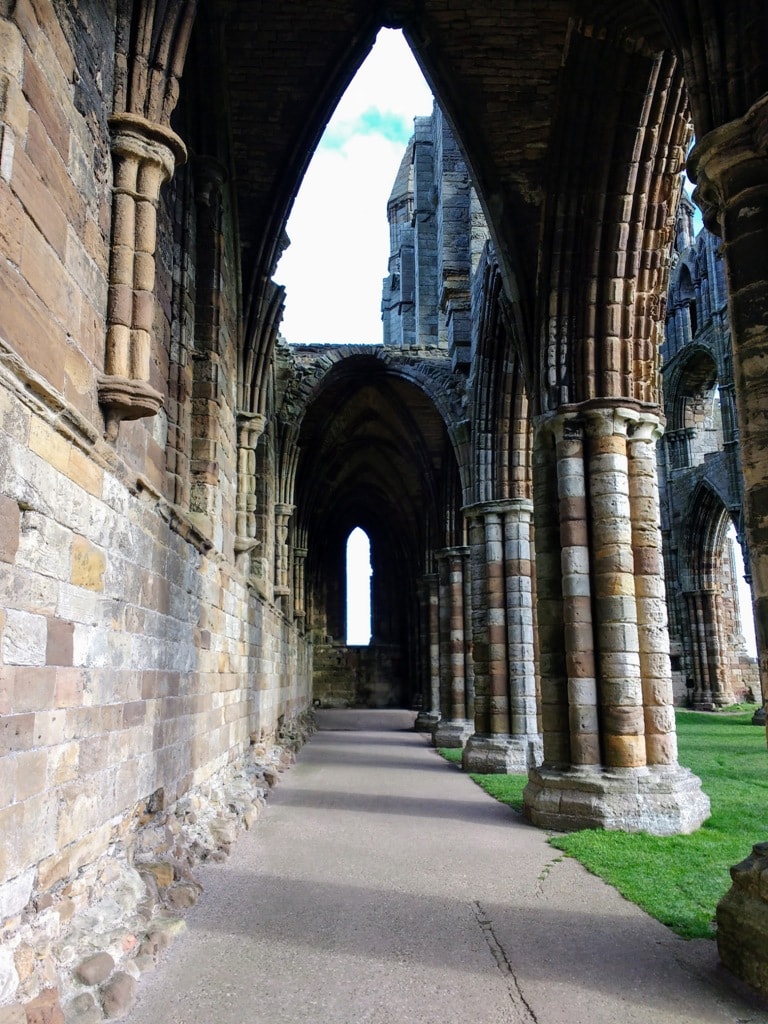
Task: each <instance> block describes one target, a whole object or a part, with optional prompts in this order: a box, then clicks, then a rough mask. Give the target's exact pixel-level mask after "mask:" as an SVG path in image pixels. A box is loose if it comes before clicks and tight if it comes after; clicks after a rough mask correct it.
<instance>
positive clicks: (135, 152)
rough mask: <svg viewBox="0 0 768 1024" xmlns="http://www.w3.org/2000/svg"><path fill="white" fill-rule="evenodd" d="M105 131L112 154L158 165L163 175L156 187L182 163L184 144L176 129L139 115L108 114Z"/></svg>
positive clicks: (169, 176)
mask: <svg viewBox="0 0 768 1024" xmlns="http://www.w3.org/2000/svg"><path fill="white" fill-rule="evenodd" d="M109 130H110V133H111V136H112V152H113V153H114V154H115V156H120V157H124V158H126V159H129V160H130V159H133V160H135V161H136V162H140V163H144V162H147V163H152V164H157V165H158V167H159V168H161V170H162V174H163V177H162V180H161V181H159V182H158V189H159V186H160V184H162V181H168V180H169V178H171V177H172V176H173V172H174V170H175V168H176V167H180V166H181V165H182V164H183V163H185V162H186V159H187V147H186V146H185V145H184V142H183V141H182V139H181V138H180V137H179V136H178V135H177V134H176V132H174V131H171V129H170V128H166V127H165V125H162V124H158V123H157V122H156V121H149V120H148V119H147V118H146V117H141V115H140V114H128V113H123V114H112V116H111V117H110V118H109Z"/></svg>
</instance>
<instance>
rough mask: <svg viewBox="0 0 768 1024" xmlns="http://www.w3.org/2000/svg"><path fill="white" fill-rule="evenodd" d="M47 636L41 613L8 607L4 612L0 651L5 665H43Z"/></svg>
mask: <svg viewBox="0 0 768 1024" xmlns="http://www.w3.org/2000/svg"><path fill="white" fill-rule="evenodd" d="M47 638H48V630H47V625H46V620H45V618H44V617H43V616H42V615H33V614H31V613H29V612H24V611H18V610H16V609H14V608H9V609H8V610H7V613H6V619H5V628H4V630H3V636H2V643H1V644H0V652H1V653H2V660H3V662H4V663H5V664H6V665H44V664H45V648H46V643H47Z"/></svg>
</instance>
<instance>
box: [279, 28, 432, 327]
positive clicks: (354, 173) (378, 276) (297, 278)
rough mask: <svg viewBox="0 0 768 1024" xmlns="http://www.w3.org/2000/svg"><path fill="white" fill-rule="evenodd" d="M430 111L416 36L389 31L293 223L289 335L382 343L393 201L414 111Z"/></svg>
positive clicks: (286, 278)
mask: <svg viewBox="0 0 768 1024" xmlns="http://www.w3.org/2000/svg"><path fill="white" fill-rule="evenodd" d="M431 110H432V95H431V92H430V90H429V87H428V85H427V83H426V82H425V81H424V78H423V76H422V75H421V71H420V70H419V68H418V65H417V64H416V61H415V60H414V58H413V55H412V54H411V52H410V50H409V48H408V44H407V43H406V42H405V40H404V39H403V37H402V35H401V34H400V33H399V32H393V31H389V30H382V31H381V32H380V33H379V36H378V39H377V41H376V44H375V46H374V48H373V50H372V51H371V53H370V55H369V56H368V58H367V60H366V61H365V62H364V63H363V65H362V66H361V68H360V70H359V71H358V73H357V75H356V76H355V78H354V79H353V81H352V82H351V83H350V86H349V88H348V89H347V92H346V93H345V94H344V96H343V97H342V99H341V101H340V102H339V105H338V107H337V108H336V112H335V114H334V116H333V118H332V119H331V121H330V123H329V125H328V129H327V130H326V134H325V135H324V137H323V140H321V142H320V145H319V146H318V148H317V151H316V153H315V156H314V157H313V159H312V162H311V163H310V166H309V168H308V170H307V173H306V176H305V178H304V181H303V183H302V186H301V188H300V190H299V193H298V196H297V198H296V201H295V203H294V207H293V210H292V212H291V217H290V219H289V221H288V236H289V238H290V239H291V245H290V246H289V248H288V249H287V250H286V251H285V253H284V255H283V257H282V259H281V261H280V263H279V265H278V268H277V272H276V274H275V279H276V280H277V281H278V282H279V283H280V284H284V285H285V286H286V290H287V299H286V310H285V316H284V318H283V323H282V326H281V333H282V335H283V337H285V338H286V339H287V340H288V341H291V342H314V341H322V342H332V343H335V344H350V343H354V342H363V343H378V342H380V341H381V336H382V329H381V309H380V307H381V284H382V279H383V278H384V277H385V276H386V273H387V258H388V256H389V226H388V224H387V199H388V198H389V194H390V192H391V190H392V185H393V183H394V180H395V175H396V174H397V169H398V167H399V166H400V161H401V160H402V157H403V152H404V149H405V145H406V143H407V141H408V138H409V137H410V135H411V134H412V132H413V118H414V117H416V116H417V115H420V114H429V113H430V112H431ZM398 124H402V134H401V137H400V138H397V128H398Z"/></svg>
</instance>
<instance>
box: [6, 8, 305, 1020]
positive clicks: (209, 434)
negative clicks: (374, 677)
mask: <svg viewBox="0 0 768 1024" xmlns="http://www.w3.org/2000/svg"><path fill="white" fill-rule="evenodd" d="M57 13H58V17H57ZM59 18H60V20H59ZM114 47H115V22H114V11H113V10H112V11H110V9H109V5H107V6H106V7H105V6H104V5H87V4H86V5H80V6H79V7H77V8H75V7H73V5H69V4H63V3H59V4H58V5H56V7H53V6H52V5H51V4H49V3H42V2H41V3H38V2H36V0H18V2H17V3H11V4H0V1020H3V1021H6V1020H14V1021H17V1020H24V1019H25V1017H24V1014H25V1013H26V1016H27V1018H28V1019H29V1020H33V1019H34V1020H42V1019H45V1020H51V1021H55V1020H59V1019H60V1016H58V1015H60V1013H61V1011H60V1010H58V1009H56V1010H54V1009H52V1007H58V1005H59V1003H60V1002H61V1001H62V1000H63V1001H64V1002H66V1001H67V1000H68V999H69V998H70V996H74V994H75V993H76V991H77V989H76V985H75V980H74V979H73V975H72V971H74V970H75V969H76V968H77V967H78V964H79V963H80V962H81V961H82V959H83V958H84V957H85V955H86V952H88V950H89V944H90V952H92V953H93V954H97V953H100V952H104V951H105V950H106V951H108V953H109V956H110V957H111V960H112V965H113V966H112V967H111V968H110V970H109V972H107V973H108V975H109V974H111V972H112V971H113V969H115V968H116V966H117V965H118V964H119V963H120V962H121V960H122V959H126V958H128V959H130V957H131V956H135V955H136V953H137V951H138V949H139V948H140V947H141V946H142V945H143V944H144V943H145V942H146V941H149V939H148V931H147V929H148V928H149V924H150V921H151V920H154V918H155V917H156V911H157V910H158V908H161V909H163V908H164V910H165V911H169V910H170V909H172V907H173V902H174V899H176V900H183V899H186V898H187V896H189V892H187V896H180V895H179V896H177V897H173V898H169V899H166V895H163V894H161V898H159V899H156V898H155V897H156V896H157V887H156V886H155V889H154V890H153V889H152V886H151V885H150V886H149V888H148V885H147V881H146V878H145V879H144V880H143V881H142V880H141V879H140V878H139V874H138V872H139V871H140V870H143V869H140V865H141V864H145V863H147V862H154V861H156V860H158V859H166V860H167V859H169V858H170V859H171V860H173V861H174V864H176V865H177V866H176V867H173V868H172V869H171V876H172V877H171V878H170V879H169V877H168V869H167V868H165V869H163V871H162V872H161V874H162V877H163V878H165V880H166V883H167V884H166V886H165V888H167V889H169V890H170V889H171V888H172V885H171V883H172V882H173V883H174V884H175V883H176V882H179V883H180V882H182V881H184V880H185V877H186V876H185V872H186V871H188V869H189V867H190V866H191V864H192V863H193V862H194V861H195V858H198V859H199V857H200V856H201V855H203V853H205V851H206V850H208V851H210V850H215V849H218V848H219V847H220V846H221V844H222V843H223V842H225V840H224V839H222V836H223V835H226V836H230V837H231V835H230V834H231V833H232V830H233V828H235V827H236V826H237V825H238V824H248V821H249V820H252V818H253V814H254V813H255V812H254V811H253V808H254V807H256V808H258V806H259V805H260V804H259V801H260V800H262V797H261V795H260V794H261V792H262V790H264V789H265V787H264V786H263V785H262V784H261V781H260V780H262V779H263V766H264V763H266V762H268V761H269V760H270V758H272V757H273V754H274V752H275V751H277V754H275V755H274V756H276V757H277V758H278V759H279V757H280V756H281V753H280V752H281V751H283V750H284V749H285V748H286V747H291V748H295V747H296V746H297V745H298V744H299V743H300V742H301V740H302V739H303V738H304V736H305V735H306V732H307V729H308V719H307V715H308V708H309V702H310V692H311V680H310V676H311V661H312V658H311V648H310V645H309V642H308V641H307V640H306V639H305V637H304V636H303V634H302V632H301V630H300V623H299V622H298V621H297V620H296V619H295V618H294V617H293V616H286V615H285V614H284V613H283V611H282V610H281V609H279V608H277V607H276V606H275V605H274V603H273V602H271V601H270V600H269V598H270V596H271V593H272V591H271V580H267V584H268V585H265V586H263V587H261V588H257V587H256V586H255V580H254V577H253V575H252V572H251V565H250V563H249V562H248V558H247V557H245V556H242V555H241V556H240V558H239V560H238V559H237V557H236V554H235V550H234V507H235V494H236V491H237V458H236V452H235V450H234V448H235V415H236V413H235V410H236V408H237V399H236V393H237V387H236V385H237V366H236V352H235V340H234V339H236V338H238V337H239V331H238V318H239V317H240V315H241V313H240V309H239V297H238V296H239V291H238V289H239V282H238V277H237V275H238V273H239V269H238V268H237V266H236V261H235V259H234V255H233V254H234V252H235V251H236V246H237V242H236V235H235V232H234V228H233V224H232V221H231V219H230V218H231V216H232V214H231V210H230V207H229V205H228V203H227V201H226V197H224V198H222V199H221V204H220V207H216V210H215V211H214V212H216V217H215V218H214V216H213V214H212V213H211V210H212V209H213V207H211V206H210V205H209V206H207V207H205V210H204V214H205V215H204V216H202V217H201V215H200V214H199V212H196V208H195V207H196V203H197V206H198V207H199V206H201V205H202V206H205V203H203V202H202V201H198V200H199V197H197V196H196V195H193V192H194V187H196V185H195V184H194V183H195V182H196V181H197V180H198V179H197V178H195V176H194V175H193V174H191V173H186V172H185V173H184V174H179V175H178V176H177V177H176V178H175V179H174V180H173V182H172V183H171V184H170V186H166V187H165V189H164V191H163V192H162V193H161V195H160V199H159V202H158V205H157V210H156V221H157V224H156V227H157V248H156V264H157V266H156V270H157V274H156V282H155V291H154V293H152V292H150V291H148V290H147V291H146V294H142V295H140V296H139V298H140V299H141V300H142V301H143V302H144V303H145V306H146V307H147V309H148V310H149V314H150V315H151V311H152V310H154V322H153V329H152V331H151V333H150V336H149V343H150V345H151V352H150V355H151V358H150V370H149V382H148V383H149V384H150V385H151V386H153V387H155V388H156V389H157V391H158V392H162V395H163V397H164V407H163V409H162V410H161V411H160V412H159V414H158V415H156V416H154V417H153V418H145V419H137V420H135V421H130V420H126V421H124V422H122V423H120V424H119V433H118V432H117V431H116V432H115V434H114V435H113V436H112V437H111V439H110V440H106V439H105V422H104V417H103V410H102V408H100V405H99V387H100V380H101V379H102V377H103V374H104V371H105V339H106V338H107V333H108V332H107V320H108V317H109V316H112V315H115V316H116V315H117V314H116V311H115V308H114V307H115V303H116V302H117V300H118V298H119V288H112V285H114V283H115V281H113V282H112V284H109V276H110V273H111V274H112V275H113V277H115V274H116V273H117V271H116V270H115V260H116V256H115V252H114V251H112V252H111V251H110V246H111V239H112V238H113V233H112V228H113V226H114V225H113V220H114V217H115V215H116V214H115V211H116V210H117V212H118V214H119V213H120V210H119V209H118V207H119V204H115V206H114V208H113V191H112V186H113V168H112V157H111V155H110V144H111V143H110V126H109V124H108V120H107V114H108V112H109V111H110V110H111V109H112V102H113V101H112V87H113V82H112V72H113V68H114V65H115V61H114V59H113V58H114V53H113V52H112V51H113V50H114ZM96 55H98V56H96ZM102 69H103V71H102ZM207 197H208V193H205V198H206V199H207ZM145 205H147V204H145ZM146 212H147V211H146V210H144V209H143V210H142V211H141V214H140V215H137V219H139V220H140V219H141V217H144V215H145V214H146ZM219 214H220V215H219ZM145 219H146V218H145ZM143 227H144V228H146V224H144V226H143ZM145 233H146V234H147V235H148V236H152V235H153V232H152V231H149V230H147V231H146V232H145ZM137 234H138V229H137ZM153 242H154V239H153V238H151V237H150V238H149V241H147V246H148V247H151V243H153ZM211 251H215V252H216V253H217V254H218V256H217V261H216V265H215V267H214V268H210V267H208V266H207V264H206V265H205V266H203V268H202V269H201V268H200V266H198V264H203V263H204V261H205V260H209V261H210V254H211ZM148 252H149V248H148V249H147V251H146V252H144V251H142V253H140V254H139V255H141V256H144V257H146V256H147V254H148ZM153 258H154V254H153ZM110 268H111V269H110ZM136 273H137V275H139V276H141V275H140V274H139V271H136ZM115 280H116V281H117V284H118V285H119V284H121V281H120V280H119V276H118V277H117V278H115ZM204 287H205V288H207V289H208V290H207V291H203V288H204ZM137 288H138V286H137ZM139 290H140V289H139ZM134 299H136V295H134ZM211 303H215V310H214V312H211V313H210V315H208V307H209V305H210V304H211ZM144 312H145V313H146V312H147V310H145V311H144ZM204 312H205V315H203V314H204ZM206 317H207V319H206ZM193 363H194V364H195V365H194V366H193ZM268 443H274V442H273V440H272V439H271V438H270V439H268ZM263 462H264V463H265V464H266V465H272V464H273V463H274V458H273V453H267V454H266V455H265V456H264V457H263ZM190 481H192V482H193V483H194V482H196V486H190ZM263 511H264V514H265V518H266V519H267V520H269V518H270V516H271V508H268V509H265V510H263ZM264 533H265V541H266V542H267V543H268V542H269V539H270V537H269V534H268V529H267V527H266V526H265V530H264ZM264 554H265V557H266V561H267V564H268V565H270V566H271V564H272V559H269V557H268V555H269V552H266V551H265V552H264ZM270 571H271V570H270ZM260 766H261V767H260ZM260 773H261V774H260ZM233 787H234V788H233ZM234 791H237V792H239V793H240V797H237V798H235V797H234V796H233V795H232V794H233V792H234ZM262 802H263V801H262ZM233 806H234V807H235V810H233ZM249 808H250V810H249ZM190 815H191V816H192V817H190ZM197 818H205V819H206V820H208V819H210V821H214V819H218V818H222V819H226V822H229V824H224V825H221V828H218V829H217V828H213V829H212V830H211V829H209V830H208V832H207V833H206V835H207V838H206V839H205V842H203V839H202V838H201V837H202V833H201V832H200V829H199V828H197V825H196V823H195V820H193V819H197ZM232 822H234V824H232ZM193 826H194V827H193ZM196 829H197V831H196ZM185 830H186V831H185ZM217 836H218V838H217ZM179 865H180V866H179ZM144 874H145V875H146V871H144ZM151 874H152V872H151V871H150V875H151ZM190 891H191V890H190ZM152 892H154V893H155V896H153V895H152ZM148 893H149V895H148ZM104 901H107V903H109V906H110V907H111V908H112V909H107V910H105V909H104V906H105V902H104ZM110 901H111V902H110ZM147 901H149V902H147ZM114 906H117V907H118V911H119V909H120V908H122V910H123V911H124V914H123V915H122V916H121V914H120V913H119V912H118V911H116V910H115V909H114ZM141 906H143V907H144V910H139V911H137V907H139V908H140V907H141ZM99 907H102V909H101V910H99V909H98V908H99ZM91 912H93V914H94V915H95V917H93V921H98V920H103V919H108V920H109V927H108V929H107V931H109V936H110V937H108V939H105V940H104V941H103V942H102V939H101V938H99V937H98V936H97V935H96V933H95V931H94V928H90V931H89V927H90V926H89V925H88V923H87V922H88V920H91V918H89V914H91ZM96 931H98V929H96ZM72 936H74V938H73V937H72ZM116 936H117V938H116ZM150 945H151V943H150ZM155 952H156V950H155ZM105 962H106V961H102V967H103V964H104V963H105ZM132 970H133V972H134V973H135V970H134V969H132ZM118 973H119V971H118ZM129 974H130V971H129ZM106 980H107V975H103V976H100V978H99V981H98V984H101V983H102V982H106ZM77 984H79V985H81V986H82V985H83V984H84V983H83V982H82V980H81V981H79V982H77ZM73 986H75V987H73ZM86 987H88V986H86ZM81 994H82V993H81ZM102 995H103V993H102V994H101V995H99V998H98V999H96V1000H95V1002H93V1007H92V1008H89V1005H85V1006H81V1007H80V1010H82V1011H83V1014H84V1017H83V1018H82V1019H89V1014H90V1019H92V1018H93V1015H94V1014H97V1015H98V1016H99V1017H100V1016H101V1014H102V1011H104V1012H106V1006H103V1005H102ZM87 1002H88V1001H87V1000H86V1003H87ZM22 1004H24V1005H25V1006H26V1007H27V1009H26V1010H20V1009H19V1007H20V1006H21V1005H22ZM30 1007H32V1009H30ZM35 1007H37V1008H35ZM41 1007H47V1009H45V1014H47V1016H39V1013H43V1009H41ZM38 1011H39V1012H38ZM66 1012H67V1015H68V1019H69V1017H70V1016H72V1014H74V1015H75V1016H72V1019H81V1018H80V1016H78V1014H79V1013H80V1011H77V1012H76V1011H75V1010H72V1009H71V1007H70V1008H69V1009H67V1011H66ZM36 1013H37V1014H38V1016H35V1014H36ZM30 1014H31V1016H30Z"/></svg>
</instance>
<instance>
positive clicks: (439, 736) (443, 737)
mask: <svg viewBox="0 0 768 1024" xmlns="http://www.w3.org/2000/svg"><path fill="white" fill-rule="evenodd" d="M474 731H475V723H474V722H473V721H471V719H465V718H441V719H440V721H439V722H438V724H437V728H436V729H435V733H434V737H433V738H434V743H435V746H436V747H463V746H464V744H465V743H466V742H467V740H468V739H469V737H470V736H471V735H472V733H473V732H474Z"/></svg>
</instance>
